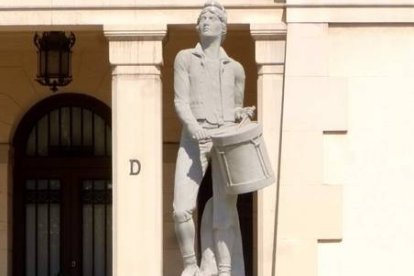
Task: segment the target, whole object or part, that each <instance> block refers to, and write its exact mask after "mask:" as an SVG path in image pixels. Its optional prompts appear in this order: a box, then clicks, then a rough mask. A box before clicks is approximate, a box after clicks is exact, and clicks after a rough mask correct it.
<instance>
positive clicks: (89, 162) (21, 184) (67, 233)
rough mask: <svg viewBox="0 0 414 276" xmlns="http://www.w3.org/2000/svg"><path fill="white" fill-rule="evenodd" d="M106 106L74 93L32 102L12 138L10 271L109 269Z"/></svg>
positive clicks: (46, 273) (64, 275) (37, 274)
mask: <svg viewBox="0 0 414 276" xmlns="http://www.w3.org/2000/svg"><path fill="white" fill-rule="evenodd" d="M110 118H111V112H110V109H109V107H107V106H106V105H105V104H103V103H101V102H100V101H98V100H96V99H94V98H92V97H89V96H86V95H81V94H73V93H71V94H58V95H55V96H53V97H49V98H47V99H45V100H43V101H42V102H40V103H38V104H37V105H35V106H34V107H33V108H31V109H30V111H29V112H27V114H26V115H25V116H24V118H23V119H22V121H21V123H20V125H19V126H18V129H17V130H16V134H15V137H14V141H13V143H14V148H15V165H14V220H13V221H14V222H13V229H14V238H13V249H14V250H13V275H14V276H23V275H26V276H31V275H33V276H58V275H60V276H80V275H84V276H89V275H91V276H92V275H96V276H107V275H112V261H111V259H112V240H111V236H112V230H111V226H112V206H111V202H112V184H111V123H110Z"/></svg>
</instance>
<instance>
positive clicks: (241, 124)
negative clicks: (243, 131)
mask: <svg viewBox="0 0 414 276" xmlns="http://www.w3.org/2000/svg"><path fill="white" fill-rule="evenodd" d="M243 109H251V110H252V111H255V110H256V107H255V106H254V105H253V106H252V107H245V108H243ZM248 122H250V117H249V115H246V116H245V117H244V118H243V119H242V120H241V121H240V123H239V125H238V126H237V129H239V128H241V127H242V126H244V125H245V124H246V123H248Z"/></svg>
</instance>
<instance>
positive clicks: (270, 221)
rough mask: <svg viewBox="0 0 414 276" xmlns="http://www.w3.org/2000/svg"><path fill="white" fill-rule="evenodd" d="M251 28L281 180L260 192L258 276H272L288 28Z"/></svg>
mask: <svg viewBox="0 0 414 276" xmlns="http://www.w3.org/2000/svg"><path fill="white" fill-rule="evenodd" d="M250 28H251V34H252V37H253V39H254V40H255V49H256V53H255V57H256V63H257V65H258V80H257V105H258V119H259V121H260V122H261V123H262V124H263V136H264V139H265V142H266V146H267V150H268V152H269V157H270V161H271V163H272V166H273V170H274V172H275V175H276V179H277V180H276V183H275V184H273V185H271V186H269V187H267V188H265V189H263V190H260V191H259V192H258V196H257V270H258V274H257V275H260V276H270V275H272V271H273V270H274V259H275V258H274V254H275V236H276V231H275V229H276V228H275V221H276V219H277V199H278V179H279V159H280V142H281V140H280V139H281V126H282V125H281V124H282V118H283V88H284V63H285V45H286V26H285V24H275V25H273V24H272V25H251V26H250Z"/></svg>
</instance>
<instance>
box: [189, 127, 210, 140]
mask: <svg viewBox="0 0 414 276" xmlns="http://www.w3.org/2000/svg"><path fill="white" fill-rule="evenodd" d="M193 138H194V139H196V140H198V141H199V142H200V143H206V142H208V141H210V134H209V133H208V132H207V130H205V129H204V128H201V129H199V130H197V131H196V132H195V133H194V135H193Z"/></svg>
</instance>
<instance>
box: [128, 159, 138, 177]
mask: <svg viewBox="0 0 414 276" xmlns="http://www.w3.org/2000/svg"><path fill="white" fill-rule="evenodd" d="M129 165H130V167H129V168H130V171H129V175H138V174H139V173H140V172H141V163H140V162H139V161H138V159H130V160H129Z"/></svg>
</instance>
